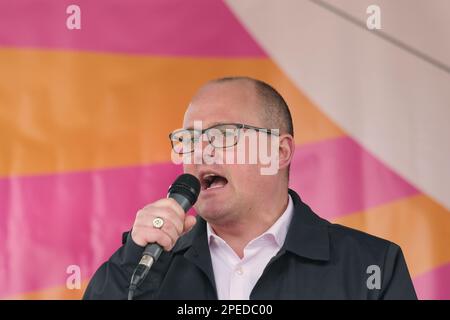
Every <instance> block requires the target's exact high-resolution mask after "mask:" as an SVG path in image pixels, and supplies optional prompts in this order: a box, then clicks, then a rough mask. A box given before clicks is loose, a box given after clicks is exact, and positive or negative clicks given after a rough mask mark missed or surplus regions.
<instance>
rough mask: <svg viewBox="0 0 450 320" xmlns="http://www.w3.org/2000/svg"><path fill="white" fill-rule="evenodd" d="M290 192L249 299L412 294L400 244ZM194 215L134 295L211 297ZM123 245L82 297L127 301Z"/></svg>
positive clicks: (133, 249) (130, 255)
mask: <svg viewBox="0 0 450 320" xmlns="http://www.w3.org/2000/svg"><path fill="white" fill-rule="evenodd" d="M289 193H290V195H291V197H292V200H293V202H294V214H293V217H292V221H291V224H290V226H289V230H288V233H287V236H286V240H285V243H284V245H283V247H282V248H281V249H280V251H279V252H278V253H277V254H276V255H275V256H274V257H273V258H272V259H271V260H270V262H269V263H268V265H267V266H266V268H265V269H264V272H263V273H262V275H261V277H260V278H259V280H258V282H257V283H256V285H255V287H254V288H253V290H252V292H251V294H250V299H416V293H415V291H414V287H413V284H412V281H411V278H410V275H409V273H408V269H407V266H406V263H405V259H404V257H403V254H402V251H401V249H400V247H399V246H397V245H396V244H394V243H392V242H389V241H387V240H383V239H380V238H377V237H374V236H371V235H369V234H366V233H363V232H360V231H357V230H354V229H350V228H347V227H344V226H341V225H337V224H331V223H329V222H328V221H326V220H324V219H322V218H320V217H318V216H317V215H316V214H315V213H314V212H313V211H312V210H311V209H310V208H309V207H308V206H307V205H306V204H305V203H303V202H302V201H301V199H300V197H299V196H298V195H297V194H296V193H295V192H294V191H292V190H289ZM197 219H198V220H197V224H196V225H195V227H194V228H193V229H192V230H191V231H190V232H189V233H187V234H185V235H184V236H183V237H181V238H179V239H178V241H177V243H176V245H175V247H174V248H173V249H172V250H171V251H170V252H166V251H164V252H163V253H162V254H161V257H160V258H159V260H158V261H157V262H156V263H155V264H154V265H153V267H152V269H151V270H150V273H149V275H148V276H147V278H146V280H145V282H144V283H142V285H141V286H140V287H139V289H138V290H137V291H136V294H135V299H217V293H216V286H215V281H214V274H213V268H212V264H211V256H210V252H209V247H208V242H207V233H206V222H205V220H203V219H202V218H201V217H199V216H197ZM123 242H124V245H123V246H122V247H121V248H119V249H118V250H117V251H116V252H115V253H114V254H113V255H112V256H111V258H110V259H109V260H108V261H107V262H105V263H104V264H103V265H102V266H101V267H100V268H99V269H98V270H97V272H96V273H95V274H94V276H93V277H92V279H91V281H90V283H89V285H88V287H87V289H86V292H85V294H84V299H127V293H128V284H129V282H130V278H131V275H132V273H133V270H134V268H135V267H136V265H137V264H138V262H139V260H140V258H141V255H142V251H143V248H142V247H140V246H138V245H136V244H135V243H134V242H133V240H132V239H131V236H130V234H128V235H127V236H125V238H124V241H123ZM374 266H375V267H374ZM377 268H379V269H378V270H379V271H380V272H378V271H377V270H376V269H377ZM377 277H378V279H379V280H380V281H379V282H378V284H377Z"/></svg>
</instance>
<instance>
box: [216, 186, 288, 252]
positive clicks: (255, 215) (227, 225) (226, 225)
mask: <svg viewBox="0 0 450 320" xmlns="http://www.w3.org/2000/svg"><path fill="white" fill-rule="evenodd" d="M271 195H273V196H271V197H270V202H268V203H264V202H261V201H256V203H253V204H252V205H251V206H250V207H246V208H243V210H242V212H239V214H236V215H235V216H236V217H238V218H237V219H235V220H231V221H226V222H223V223H214V224H213V223H210V225H211V227H212V229H213V230H214V232H215V233H216V234H217V235H218V236H219V237H221V238H222V239H223V240H225V241H226V242H227V244H228V245H229V246H230V247H231V248H232V249H233V250H234V252H236V254H237V255H238V256H239V257H240V258H242V257H243V256H244V248H245V246H246V245H247V244H248V243H249V242H250V241H251V240H253V239H255V238H257V237H258V236H260V235H261V234H263V233H264V232H265V231H267V230H268V229H269V228H270V227H271V226H272V225H273V224H274V223H275V222H276V221H277V220H278V218H279V217H280V216H281V215H282V214H283V212H284V211H285V210H286V208H287V205H288V192H287V188H279V189H278V190H274V192H273V193H271Z"/></svg>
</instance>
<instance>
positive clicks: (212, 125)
mask: <svg viewBox="0 0 450 320" xmlns="http://www.w3.org/2000/svg"><path fill="white" fill-rule="evenodd" d="M225 123H228V122H212V123H211V124H210V126H209V127H208V128H211V127H214V126H217V125H219V124H225ZM208 128H206V129H208ZM185 129H186V130H194V128H193V127H187V128H185Z"/></svg>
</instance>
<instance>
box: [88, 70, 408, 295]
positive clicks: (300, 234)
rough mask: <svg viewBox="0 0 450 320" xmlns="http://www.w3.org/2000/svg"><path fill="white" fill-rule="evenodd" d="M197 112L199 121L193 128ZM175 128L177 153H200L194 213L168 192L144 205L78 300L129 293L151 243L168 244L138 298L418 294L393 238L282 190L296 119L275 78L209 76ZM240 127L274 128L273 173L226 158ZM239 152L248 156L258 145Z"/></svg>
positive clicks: (193, 170)
mask: <svg viewBox="0 0 450 320" xmlns="http://www.w3.org/2000/svg"><path fill="white" fill-rule="evenodd" d="M196 121H201V124H202V125H203V128H206V130H205V129H203V130H201V131H198V130H197V131H195V130H194V127H195V122H196ZM183 128H184V129H183V130H177V131H175V132H174V133H172V134H171V140H172V146H173V148H174V150H176V152H177V153H181V154H183V156H186V155H188V154H190V155H193V154H194V152H193V151H194V146H196V147H199V148H200V149H201V150H203V151H204V152H200V153H198V152H196V153H195V155H193V157H191V158H190V159H191V160H194V161H190V162H189V161H185V164H184V171H185V172H186V173H190V174H192V175H194V176H196V177H197V178H199V180H200V182H201V185H202V190H201V192H200V195H199V198H198V201H197V203H196V205H195V209H196V212H197V214H198V215H197V218H194V217H192V216H186V215H185V214H184V212H183V210H182V209H181V207H180V206H179V205H178V204H177V203H176V202H175V201H174V200H173V199H162V200H159V201H156V202H155V203H152V204H149V205H148V206H146V207H145V208H143V209H142V210H140V211H139V212H138V213H137V215H136V220H135V222H134V225H133V228H132V231H131V232H130V233H128V234H127V235H126V237H125V238H124V241H123V242H124V245H123V246H122V247H121V248H120V249H119V250H118V251H117V252H116V253H114V255H113V256H112V257H111V258H110V259H109V261H107V262H106V263H104V264H103V265H102V266H101V267H100V269H99V270H98V271H97V272H96V274H95V275H94V277H93V278H92V280H91V282H90V284H89V286H88V288H87V290H86V293H85V296H84V298H85V299H126V298H127V291H128V285H129V282H130V278H131V275H132V273H133V270H134V268H135V267H136V265H137V264H138V262H139V260H140V258H141V255H142V251H143V248H144V247H145V245H147V244H148V243H154V242H156V243H159V244H160V245H161V246H162V247H163V248H164V249H165V251H164V252H163V253H162V254H161V257H160V258H159V260H158V261H157V262H156V263H155V264H154V265H153V267H152V269H151V270H150V273H149V275H148V277H147V278H146V280H145V281H144V282H143V283H142V284H141V286H140V287H139V288H138V289H137V291H136V293H135V299H416V294H415V291H414V287H413V285H412V282H411V278H410V276H409V273H408V269H407V266H406V263H405V260H404V258H403V254H402V252H401V249H400V248H399V247H398V246H397V245H395V244H393V243H391V242H389V241H386V240H383V239H380V238H376V237H373V236H370V235H368V234H365V233H363V232H360V231H356V230H352V229H349V228H346V227H343V226H340V225H335V224H330V223H329V222H327V221H325V220H323V219H321V218H319V217H318V216H317V215H316V214H315V213H314V212H312V210H311V209H310V208H309V207H308V206H307V205H306V204H304V203H303V202H302V201H301V199H300V197H299V196H298V195H297V194H296V193H295V192H294V191H293V190H289V189H288V181H289V165H290V162H291V160H292V157H293V154H294V149H295V143H294V138H293V136H294V133H293V126H292V119H291V115H290V112H289V109H288V106H287V105H286V103H285V101H284V100H283V98H282V97H281V96H280V95H279V94H278V93H277V92H276V91H275V90H274V89H273V88H272V87H271V86H269V85H268V84H266V83H264V82H261V81H258V80H255V79H251V78H246V77H235V78H223V79H218V80H214V81H211V82H209V83H207V84H206V85H205V86H203V87H202V88H201V89H200V90H199V92H198V93H197V94H196V96H195V97H194V98H193V100H192V102H191V104H190V105H189V107H188V109H187V111H186V113H185V117H184V123H183ZM269 129H276V130H269ZM213 131H214V132H213ZM245 132H247V133H251V132H253V133H258V137H259V138H260V139H262V137H269V136H270V138H269V140H267V145H269V147H268V148H269V149H270V150H271V151H274V150H275V151H276V152H275V157H276V160H277V164H278V171H276V172H275V173H274V174H261V172H262V167H263V164H262V163H261V162H260V161H258V162H257V163H250V164H249V163H238V164H236V163H231V164H230V163H228V162H225V161H224V160H225V159H227V155H229V153H231V152H234V151H236V150H237V149H239V147H241V146H242V145H243V144H244V143H245V140H244V139H242V135H243V134H244V133H245ZM222 133H223V136H222V135H221V134H222ZM205 136H206V139H202V138H204V137H205ZM230 136H231V139H228V140H226V139H224V137H226V138H229V137H230ZM186 137H188V139H187V140H188V141H189V142H190V143H187V144H186V143H185V142H186ZM192 137H194V138H192ZM183 139H184V140H183ZM274 139H275V140H274ZM273 141H276V143H274V142H273ZM180 143H181V147H180ZM211 146H212V147H211ZM256 148H257V149H258V148H261V144H259V145H258V146H256ZM240 150H241V152H244V153H245V155H249V154H250V153H251V152H254V151H255V145H254V144H253V145H248V146H245V147H244V148H240ZM205 151H206V152H205ZM258 151H260V150H259V149H258ZM272 155H273V154H272ZM199 157H200V158H199ZM206 158H209V159H211V158H213V159H214V160H215V161H214V162H213V163H212V164H207V163H206V162H207V161H206V160H207V159H206ZM231 158H232V159H235V156H234V155H233V156H232V157H231ZM199 160H200V161H199ZM158 218H160V219H158ZM161 219H162V220H161ZM155 222H159V223H161V222H162V223H163V225H162V227H160V226H159V225H155ZM368 271H369V273H368Z"/></svg>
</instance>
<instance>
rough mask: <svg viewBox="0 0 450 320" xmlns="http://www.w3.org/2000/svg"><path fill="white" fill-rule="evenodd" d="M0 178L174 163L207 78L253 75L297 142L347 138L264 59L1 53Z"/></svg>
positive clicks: (32, 52) (15, 50)
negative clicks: (174, 138) (276, 97)
mask: <svg viewBox="0 0 450 320" xmlns="http://www.w3.org/2000/svg"><path fill="white" fill-rule="evenodd" d="M0 70H2V72H1V74H0V126H1V132H2V135H0V153H1V154H2V157H1V161H0V175H7V174H32V173H45V172H63V171H68V170H80V169H81V170H83V169H94V168H104V167H114V166H122V165H133V164H143V163H152V162H161V161H169V160H170V146H169V141H168V138H167V134H168V133H169V132H170V131H172V130H173V129H175V128H178V127H179V126H181V122H182V117H183V113H184V110H185V108H186V106H187V104H188V103H189V100H190V98H191V97H192V95H193V94H194V93H195V91H196V90H197V89H198V87H199V86H200V85H201V84H202V83H204V82H205V81H207V80H209V79H212V78H216V77H221V76H225V75H236V74H242V75H248V76H252V77H256V78H260V79H262V80H265V81H268V82H270V83H273V84H275V85H276V86H277V87H278V88H279V89H280V91H281V92H282V93H283V94H284V95H285V96H286V98H287V100H288V102H289V103H290V105H291V108H292V113H293V117H294V122H295V125H296V127H297V128H298V130H297V131H298V132H297V137H296V138H297V143H304V142H312V141H318V140H322V139H326V138H332V137H337V136H341V135H343V132H342V131H341V130H340V129H339V128H338V127H337V126H336V125H334V124H333V123H332V122H331V121H330V120H328V119H327V118H326V117H325V116H324V115H323V114H322V113H321V112H320V111H318V109H317V108H316V107H314V106H313V105H312V103H311V102H310V101H309V100H308V99H307V98H306V97H305V96H304V95H303V94H302V93H301V92H299V90H297V89H296V88H295V86H294V85H293V84H292V82H291V81H290V80H289V79H288V78H287V77H286V76H285V75H284V74H283V73H282V72H281V71H280V69H279V68H278V67H277V66H276V65H275V64H274V63H273V62H271V61H270V60H268V59H204V58H202V59H196V58H161V57H145V56H144V57H143V56H126V55H113V54H95V53H77V52H62V51H60V52H56V51H38V50H18V49H3V50H0Z"/></svg>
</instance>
